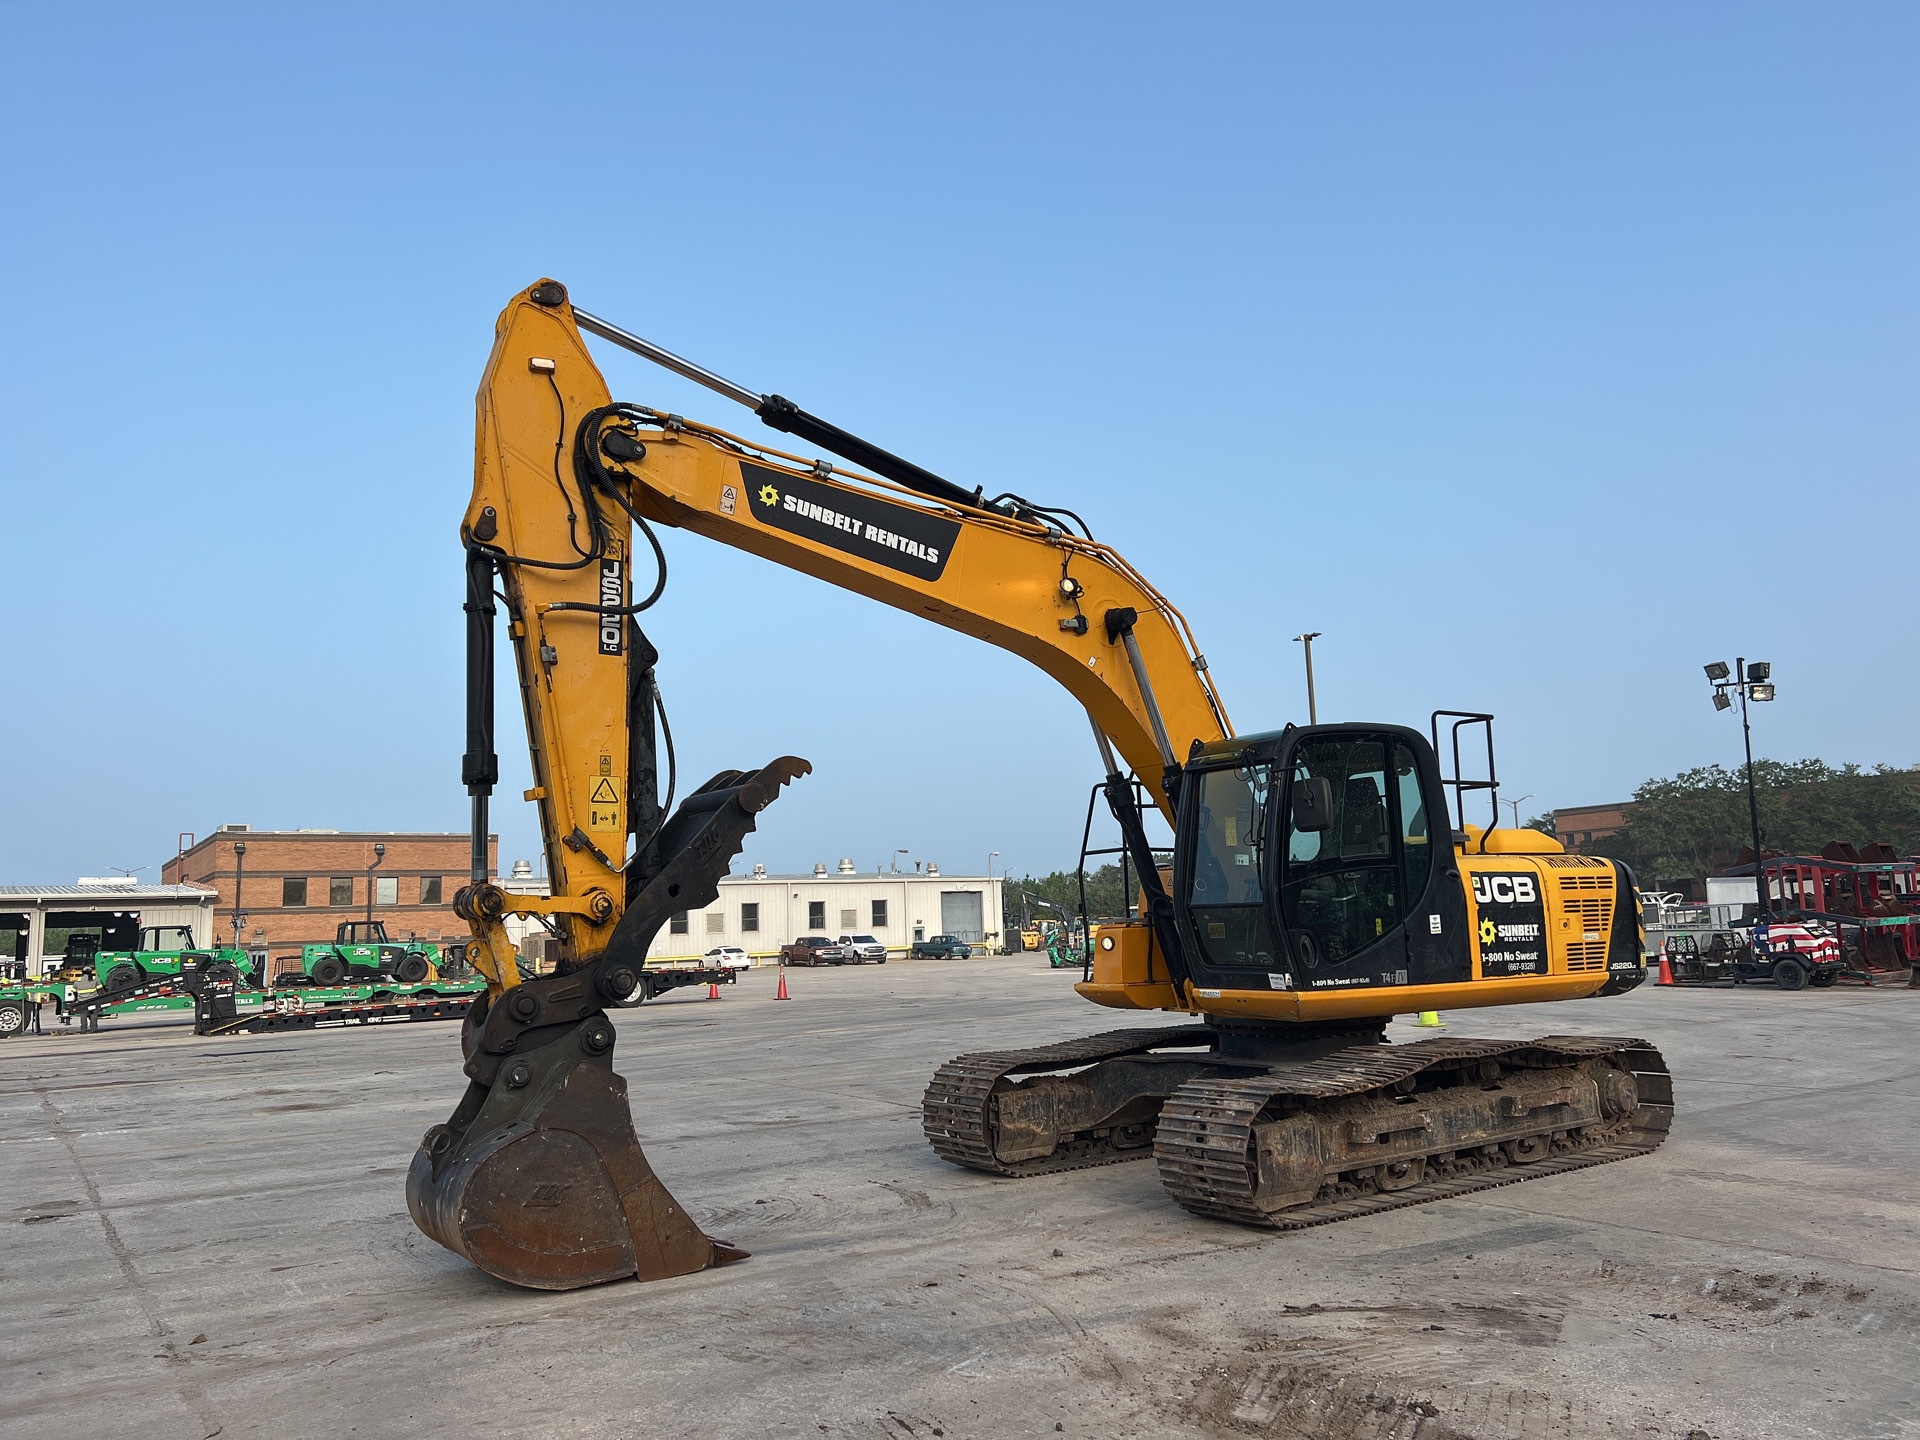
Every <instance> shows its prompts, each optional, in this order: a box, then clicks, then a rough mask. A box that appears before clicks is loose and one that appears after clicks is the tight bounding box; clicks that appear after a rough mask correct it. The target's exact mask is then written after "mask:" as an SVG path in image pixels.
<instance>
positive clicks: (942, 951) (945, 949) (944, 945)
mask: <svg viewBox="0 0 1920 1440" xmlns="http://www.w3.org/2000/svg"><path fill="white" fill-rule="evenodd" d="M971 954H973V947H972V946H971V945H969V944H968V943H967V942H966V941H964V940H962V939H961V938H960V937H959V936H958V935H936V936H934V937H933V938H932V939H931V940H916V941H914V942H913V948H912V949H911V950H909V951H908V952H907V955H908V958H910V959H914V960H964V959H966V958H967V957H968V956H969V955H971Z"/></svg>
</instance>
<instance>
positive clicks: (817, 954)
mask: <svg viewBox="0 0 1920 1440" xmlns="http://www.w3.org/2000/svg"><path fill="white" fill-rule="evenodd" d="M851 959H853V956H852V955H851V954H850V953H849V952H848V950H847V948H846V946H844V945H836V944H834V943H833V941H831V940H829V939H827V937H826V936H824V935H803V936H802V937H801V938H800V939H798V940H796V941H794V942H793V943H792V944H791V945H782V946H781V947H780V963H781V964H782V965H844V964H846V963H847V962H848V961H849V960H851Z"/></svg>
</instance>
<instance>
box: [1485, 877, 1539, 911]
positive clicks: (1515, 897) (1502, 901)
mask: <svg viewBox="0 0 1920 1440" xmlns="http://www.w3.org/2000/svg"><path fill="white" fill-rule="evenodd" d="M1473 898H1474V900H1475V901H1476V902H1477V903H1479V904H1481V905H1531V904H1533V903H1534V901H1536V900H1538V899H1539V898H1540V891H1539V890H1538V889H1537V888H1536V887H1535V885H1534V883H1533V876H1531V875H1476V876H1474V877H1473Z"/></svg>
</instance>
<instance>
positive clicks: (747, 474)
mask: <svg viewBox="0 0 1920 1440" xmlns="http://www.w3.org/2000/svg"><path fill="white" fill-rule="evenodd" d="M740 478H741V481H742V483H743V485H744V487H745V489H746V492H747V499H748V501H749V505H748V509H749V510H750V511H751V512H752V514H753V518H754V519H756V520H758V521H759V522H760V523H761V524H763V525H771V526H772V527H773V528H774V529H776V530H784V531H786V532H787V534H789V535H794V536H798V537H799V538H801V539H803V540H811V541H813V542H814V543H815V544H818V545H826V546H828V547H830V548H832V549H835V550H839V551H841V552H843V553H844V554H847V555H854V556H858V557H859V558H860V559H862V560H867V561H871V562H872V563H874V564H876V565H884V566H886V567H887V568H888V569H889V570H898V571H899V572H900V573H901V574H903V575H912V576H914V577H915V578H917V579H920V580H938V579H939V578H940V576H941V574H942V573H943V572H944V571H945V570H946V568H947V558H948V557H949V556H950V555H951V554H952V553H953V542H954V541H955V540H956V539H957V538H958V537H959V534H960V522H959V521H957V520H948V519H946V518H945V517H944V516H940V515H929V514H928V513H927V512H926V511H924V510H915V509H911V508H909V507H908V506H905V505H895V504H893V503H892V502H891V501H887V500H882V499H879V498H878V497H877V496H873V495H864V494H861V493H860V492H858V491H853V490H842V489H840V488H839V487H837V486H833V485H823V484H821V483H820V482H819V481H817V480H807V479H803V478H801V477H800V476H798V475H789V474H787V473H786V472H785V471H783V470H769V469H767V468H766V467H765V466H763V465H754V464H752V463H750V462H748V461H744V460H743V461H741V462H740Z"/></svg>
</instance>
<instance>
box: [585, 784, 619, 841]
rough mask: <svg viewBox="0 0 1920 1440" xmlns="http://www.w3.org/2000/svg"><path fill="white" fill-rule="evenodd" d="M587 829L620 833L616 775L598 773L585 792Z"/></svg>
mask: <svg viewBox="0 0 1920 1440" xmlns="http://www.w3.org/2000/svg"><path fill="white" fill-rule="evenodd" d="M587 829H589V830H607V831H611V832H613V833H614V834H616V835H618V834H621V833H622V831H621V826H620V780H619V777H618V776H614V775H599V776H596V777H595V778H594V781H593V785H592V788H591V789H590V790H589V791H588V794H587Z"/></svg>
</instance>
